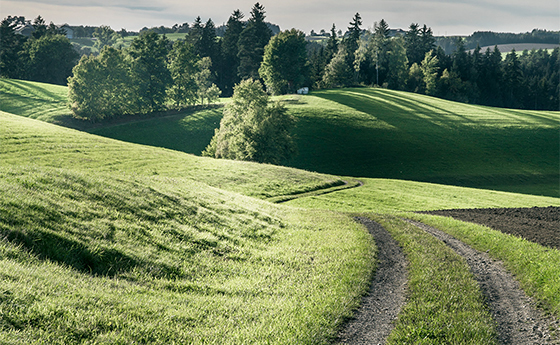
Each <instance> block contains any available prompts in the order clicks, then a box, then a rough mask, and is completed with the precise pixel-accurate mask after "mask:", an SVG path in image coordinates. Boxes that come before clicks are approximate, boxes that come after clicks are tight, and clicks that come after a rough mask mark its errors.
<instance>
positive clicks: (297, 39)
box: [259, 29, 308, 94]
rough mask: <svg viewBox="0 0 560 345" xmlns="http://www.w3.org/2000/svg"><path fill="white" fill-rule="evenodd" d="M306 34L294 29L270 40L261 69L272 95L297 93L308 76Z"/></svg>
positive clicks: (261, 74)
mask: <svg viewBox="0 0 560 345" xmlns="http://www.w3.org/2000/svg"><path fill="white" fill-rule="evenodd" d="M306 46H307V42H306V41H305V34H304V33H303V32H301V31H299V30H296V29H292V30H287V31H283V32H281V33H279V34H278V35H276V36H274V37H272V38H271V39H270V43H268V45H267V46H266V47H265V52H264V58H263V62H262V64H261V67H260V69H259V74H260V76H261V77H262V78H263V79H264V82H265V84H266V87H267V89H268V90H269V91H270V92H271V93H272V94H285V93H295V91H296V90H297V89H299V88H300V87H302V86H303V84H304V82H305V81H306V77H307V74H308V68H307V50H306Z"/></svg>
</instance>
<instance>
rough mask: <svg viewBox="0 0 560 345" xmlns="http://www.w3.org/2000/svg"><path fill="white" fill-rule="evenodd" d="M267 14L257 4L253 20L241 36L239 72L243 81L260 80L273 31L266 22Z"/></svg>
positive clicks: (253, 10) (239, 43)
mask: <svg viewBox="0 0 560 345" xmlns="http://www.w3.org/2000/svg"><path fill="white" fill-rule="evenodd" d="M265 13H266V12H265V10H264V6H262V5H261V4H259V3H258V2H257V3H256V4H255V5H254V6H253V8H252V9H251V18H249V21H248V23H247V26H246V27H245V29H243V31H242V32H241V34H240V35H239V41H238V43H237V47H238V50H239V51H238V54H237V56H238V57H239V67H238V69H237V71H238V76H239V77H240V78H241V79H248V78H253V79H259V68H260V66H261V62H262V59H263V55H264V47H265V46H266V45H267V44H268V42H269V41H270V38H271V37H272V31H271V30H270V29H269V28H268V25H267V24H266V23H265V21H264V19H265V18H266V16H265Z"/></svg>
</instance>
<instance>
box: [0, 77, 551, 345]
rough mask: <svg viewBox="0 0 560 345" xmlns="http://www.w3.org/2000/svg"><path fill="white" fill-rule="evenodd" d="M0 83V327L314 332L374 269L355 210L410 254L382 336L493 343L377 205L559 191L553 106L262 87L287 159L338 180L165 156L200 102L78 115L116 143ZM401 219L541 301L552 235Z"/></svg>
mask: <svg viewBox="0 0 560 345" xmlns="http://www.w3.org/2000/svg"><path fill="white" fill-rule="evenodd" d="M0 87H2V88H1V89H0V90H2V92H1V94H0V95H1V97H2V102H1V103H0V104H1V107H2V109H1V110H2V111H9V112H13V113H14V114H16V115H13V114H9V113H6V112H0V122H1V123H2V127H0V142H1V145H0V157H1V158H2V159H0V237H1V238H2V240H1V241H0V261H1V262H0V277H2V278H1V279H0V343H16V344H17V343H22V344H24V343H25V344H28V343H45V342H46V343H53V344H56V343H60V344H62V343H123V344H127V343H173V342H176V343H220V344H222V343H231V344H240V343H263V342H264V343H277V344H293V343H300V344H328V343H331V342H332V341H333V340H334V339H335V336H336V333H337V330H338V329H339V327H341V325H342V324H343V322H344V320H346V319H347V318H348V317H350V316H351V313H352V310H353V309H354V308H356V307H357V305H358V303H359V300H360V296H361V295H362V294H363V293H364V292H365V291H366V290H367V288H368V286H369V279H370V278H371V276H372V274H373V273H372V272H373V270H374V265H375V260H374V259H375V247H374V245H373V242H372V239H371V237H370V236H369V235H368V234H367V233H366V231H365V229H363V228H362V227H361V226H359V225H357V224H356V223H354V222H353V221H352V220H351V218H350V216H349V215H348V214H345V213H341V212H349V213H364V212H368V213H370V216H371V217H372V218H373V219H374V220H376V221H378V222H380V223H381V224H382V225H384V226H385V227H386V228H387V229H388V230H389V231H390V232H391V234H392V235H393V236H394V237H395V239H396V240H397V241H399V243H400V244H401V246H402V247H403V248H404V251H405V253H406V255H407V257H408V259H409V260H410V266H409V277H410V278H411V279H410V281H409V290H408V303H407V305H406V306H405V307H404V309H403V311H402V313H401V314H400V315H399V318H398V320H397V323H396V328H395V330H394V331H393V333H392V334H391V336H390V340H389V341H390V343H434V344H436V343H461V344H468V343H476V344H493V343H495V342H496V334H495V330H494V328H493V321H492V320H491V318H490V316H489V314H488V311H487V310H486V309H485V307H484V305H483V303H482V297H481V293H480V291H479V289H478V288H477V286H476V283H475V281H474V279H473V277H472V274H471V273H470V271H469V270H468V266H467V265H466V264H465V262H464V261H463V260H462V259H460V258H459V257H458V256H457V255H455V254H454V253H453V252H452V251H451V250H450V249H448V248H447V247H446V246H445V245H444V244H443V243H441V242H439V241H436V240H435V239H433V238H432V237H430V236H429V235H427V234H426V233H424V232H422V231H420V230H419V229H417V228H415V227H413V226H410V225H408V224H407V223H404V222H402V221H401V220H399V219H397V218H396V217H395V215H398V216H402V215H403V213H400V212H403V211H415V210H431V209H442V208H471V207H523V206H548V205H559V204H560V199H559V198H558V197H557V195H556V194H555V193H556V191H557V188H558V185H557V178H558V169H557V165H558V151H557V150H556V148H557V147H558V146H559V145H558V142H559V140H560V139H559V138H558V135H557V131H558V120H559V117H558V113H557V112H524V111H515V110H506V109H494V108H487V107H478V106H470V105H464V104H459V103H453V102H447V101H442V100H437V99H432V98H429V97H425V96H420V95H413V94H406V93H401V92H396V91H389V90H378V89H349V90H331V91H324V92H316V93H314V94H313V95H311V96H304V97H299V96H298V97H293V96H289V97H284V98H281V100H283V101H284V102H285V104H286V105H287V106H288V107H289V109H290V112H292V114H294V115H295V116H297V117H298V119H299V127H298V129H297V131H298V141H299V143H300V157H298V158H296V159H294V160H293V161H292V162H291V164H292V165H293V166H299V165H307V166H308V168H309V170H316V171H327V172H329V171H330V172H337V171H338V172H347V173H343V174H337V175H345V176H363V178H360V180H361V181H363V182H364V185H363V186H362V187H359V188H352V189H343V190H338V189H339V188H343V187H344V186H341V183H342V181H343V180H347V181H351V182H352V183H355V179H354V178H346V177H339V176H333V175H325V174H319V173H313V172H310V171H305V170H298V169H293V168H286V167H277V166H271V165H260V164H254V163H249V162H234V161H227V160H213V159H208V158H202V157H197V156H194V155H191V154H186V153H184V152H180V151H185V152H191V153H195V154H196V153H197V152H196V151H197V150H199V149H200V148H201V147H202V148H203V147H204V146H205V145H206V144H207V142H205V141H206V140H208V141H209V140H210V136H211V131H212V130H213V128H214V126H216V124H217V121H219V117H220V114H219V110H217V109H215V108H214V109H203V110H194V111H191V112H185V113H182V114H176V115H172V116H165V117H159V118H154V119H138V120H136V121H131V122H128V123H120V124H114V123H113V124H110V125H104V126H101V127H96V128H93V127H90V128H89V130H91V131H93V132H95V133H97V134H102V135H105V136H113V137H114V138H117V139H125V140H128V141H131V142H135V143H137V144H134V143H126V142H122V141H118V140H114V139H110V138H105V137H100V136H97V135H91V134H88V133H84V132H80V131H76V130H72V129H68V128H62V127H59V126H54V125H52V124H48V123H45V122H41V121H36V120H33V119H28V118H25V117H36V118H41V120H42V121H46V122H60V121H63V122H64V121H67V120H65V119H67V118H68V116H69V115H68V114H65V113H64V111H63V110H62V107H59V106H60V102H61V99H63V96H61V95H63V92H62V91H63V90H64V88H62V89H59V88H51V86H48V85H43V84H38V83H28V82H21V81H6V80H0ZM57 92H58V93H57ZM56 94H58V95H59V98H57V97H55V96H54V95H56ZM18 100H19V101H18ZM18 102H19V103H18ZM34 108H36V109H37V111H39V112H42V113H43V115H41V116H39V115H38V113H35V111H34V110H33V109H34ZM49 109H50V110H49ZM551 133H554V134H555V135H554V136H553V135H552V134H551ZM185 138H187V139H185ZM139 144H147V145H156V146H164V147H168V148H167V149H165V148H161V147H153V146H146V145H139ZM189 150H190V151H189ZM407 160H410V162H409V161H407ZM391 162H393V163H391ZM310 167H314V168H310ZM554 169H556V170H554ZM371 176H375V177H378V178H371ZM403 176H407V177H408V178H409V179H410V180H414V179H416V180H421V181H432V182H433V181H435V182H440V183H455V184H463V185H474V186H476V187H478V188H463V187H456V186H446V185H442V184H435V183H425V182H415V181H405V180H395V179H394V178H397V177H403ZM379 177H392V178H379ZM554 181H556V182H554ZM555 183H556V185H555ZM325 188H331V189H330V190H331V191H333V190H334V191H333V192H332V193H330V194H320V193H321V190H322V189H325ZM482 188H495V189H502V190H517V191H523V192H525V193H528V194H545V195H549V196H548V197H546V196H535V195H522V194H515V193H509V192H503V191H494V190H488V189H482ZM555 188H556V189H555ZM296 195H297V196H298V197H299V198H298V199H295V200H291V201H289V202H288V203H287V204H286V205H274V204H272V203H270V202H267V201H264V200H259V199H267V200H271V201H284V200H286V199H290V198H293V197H294V196H296ZM555 196H556V197H555ZM332 211H337V212H332ZM371 212H375V213H376V214H377V215H372V214H371ZM380 213H381V214H384V215H379V214H380ZM404 215H406V216H410V217H417V218H416V219H419V220H422V221H425V222H426V223H428V224H430V225H433V226H436V227H438V228H440V229H441V230H444V231H447V232H449V233H451V234H452V235H454V234H456V235H454V236H457V237H459V238H461V237H460V236H463V237H462V238H461V239H462V240H463V241H465V242H467V243H470V244H471V245H473V246H475V247H477V248H479V249H480V250H489V251H490V254H491V255H494V256H495V257H496V258H499V259H500V260H503V261H505V262H506V265H508V268H509V269H510V270H512V271H513V272H515V274H516V276H517V277H518V279H519V280H520V281H521V282H522V285H523V287H524V289H526V291H528V292H529V293H530V294H531V295H532V296H534V297H535V299H536V300H537V301H538V302H539V303H540V304H541V305H542V306H543V307H544V308H546V309H547V310H549V311H550V312H551V313H554V314H555V315H557V316H558V309H559V308H558V303H559V302H558V299H557V296H558V295H560V293H559V292H560V288H559V286H560V282H558V280H557V279H556V278H557V277H558V271H557V267H559V266H560V265H559V261H558V260H559V259H558V257H557V256H558V251H557V250H544V249H543V247H540V246H538V245H534V244H530V243H527V242H526V241H522V240H519V239H517V238H515V237H512V236H509V235H503V234H502V235H500V234H501V233H497V232H492V231H490V230H489V229H486V228H484V227H478V226H471V225H465V224H466V223H462V222H457V221H452V220H446V219H442V218H438V217H434V216H431V217H430V216H421V215H413V214H408V213H407V214H404ZM469 241H470V242H469Z"/></svg>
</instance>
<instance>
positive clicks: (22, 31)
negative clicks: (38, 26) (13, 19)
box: [14, 23, 35, 37]
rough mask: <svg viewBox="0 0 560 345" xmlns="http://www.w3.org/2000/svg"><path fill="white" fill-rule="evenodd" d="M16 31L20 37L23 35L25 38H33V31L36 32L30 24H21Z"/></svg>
mask: <svg viewBox="0 0 560 345" xmlns="http://www.w3.org/2000/svg"><path fill="white" fill-rule="evenodd" d="M14 31H15V33H16V34H18V35H23V36H25V37H31V34H32V33H33V31H35V28H34V27H33V25H31V24H30V23H25V24H20V25H18V26H16V27H15V29H14Z"/></svg>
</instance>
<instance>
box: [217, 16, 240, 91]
mask: <svg viewBox="0 0 560 345" xmlns="http://www.w3.org/2000/svg"><path fill="white" fill-rule="evenodd" d="M243 17H244V15H243V13H241V11H240V10H235V11H234V12H233V14H232V15H231V16H230V17H229V19H228V22H227V25H226V32H225V34H224V37H223V38H222V56H223V68H222V85H221V89H222V91H223V93H222V94H223V95H224V96H228V97H229V96H231V95H233V86H234V85H235V84H237V83H239V81H240V78H239V77H238V76H237V69H238V68H239V57H238V56H237V54H238V52H239V50H238V47H237V42H238V41H239V35H240V34H241V32H242V31H243V27H244V25H243V22H242V20H243Z"/></svg>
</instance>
